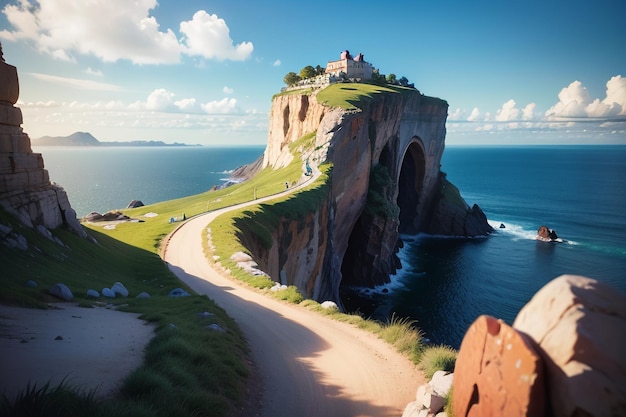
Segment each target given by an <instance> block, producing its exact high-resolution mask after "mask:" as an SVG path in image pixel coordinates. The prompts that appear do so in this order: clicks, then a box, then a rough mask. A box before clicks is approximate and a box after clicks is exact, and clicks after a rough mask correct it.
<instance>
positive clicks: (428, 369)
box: [419, 345, 457, 379]
mask: <svg viewBox="0 0 626 417" xmlns="http://www.w3.org/2000/svg"><path fill="white" fill-rule="evenodd" d="M456 357H457V352H456V350H454V349H452V348H451V347H449V346H444V345H439V346H431V347H430V348H429V349H427V350H425V351H424V353H423V354H422V355H421V358H420V361H419V366H420V368H421V369H422V371H424V375H425V376H426V378H428V379H430V378H432V377H433V375H434V374H435V372H437V371H446V372H454V365H455V364H456Z"/></svg>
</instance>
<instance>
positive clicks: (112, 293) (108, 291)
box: [102, 288, 115, 298]
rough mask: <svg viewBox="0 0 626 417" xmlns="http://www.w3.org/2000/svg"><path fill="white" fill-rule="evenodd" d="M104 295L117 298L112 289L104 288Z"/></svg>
mask: <svg viewBox="0 0 626 417" xmlns="http://www.w3.org/2000/svg"><path fill="white" fill-rule="evenodd" d="M102 295H103V296H104V297H107V298H115V293H114V292H113V290H112V289H110V288H103V289H102Z"/></svg>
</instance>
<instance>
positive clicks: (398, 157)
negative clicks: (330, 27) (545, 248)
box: [238, 84, 492, 303]
mask: <svg viewBox="0 0 626 417" xmlns="http://www.w3.org/2000/svg"><path fill="white" fill-rule="evenodd" d="M328 88H337V89H344V88H345V89H350V88H351V85H350V84H345V85H344V84H338V85H333V86H330V87H328ZM319 91H320V90H313V92H312V93H311V94H305V93H302V94H297V93H290V94H284V95H277V96H275V97H274V99H273V102H272V108H271V114H270V127H269V133H268V142H267V148H266V150H265V153H264V159H263V164H262V166H263V167H274V168H279V167H284V166H286V165H288V164H289V163H291V162H292V159H293V155H292V152H291V150H290V149H289V148H290V145H293V144H294V143H295V142H296V141H298V140H299V139H301V138H303V137H305V136H306V135H314V143H313V145H312V146H311V147H310V148H308V149H306V150H303V161H302V164H303V172H304V171H305V160H306V161H309V162H310V163H311V164H312V165H314V166H315V165H319V164H321V163H324V162H328V163H330V164H332V172H331V174H330V175H329V180H328V182H327V183H326V185H325V187H326V188H325V190H324V191H323V192H324V193H325V196H324V198H323V199H320V202H319V204H317V206H316V207H312V208H311V212H310V214H308V215H306V216H304V217H300V218H297V219H294V218H291V217H290V218H286V217H284V218H282V219H280V221H279V224H278V226H277V227H276V228H274V229H273V230H272V231H271V232H272V237H273V242H274V243H273V245H272V246H271V247H269V248H268V247H267V245H266V244H264V241H263V240H262V239H260V238H257V237H256V236H254V233H248V232H242V234H241V238H242V240H243V243H244V245H246V247H247V248H248V249H249V250H250V251H251V253H252V254H253V257H254V259H255V261H256V262H257V263H258V265H259V266H260V268H261V269H262V270H263V271H265V272H267V273H268V274H269V275H270V276H271V277H273V278H274V279H280V282H281V284H287V285H296V286H297V287H298V289H299V290H300V291H301V292H302V293H303V294H304V295H305V296H307V297H309V298H313V299H316V300H318V301H324V300H332V301H335V302H338V303H340V300H339V286H340V283H341V282H342V280H343V282H344V283H354V284H359V285H368V286H374V285H378V284H382V283H385V282H388V281H389V275H390V274H392V273H394V272H395V271H396V269H397V268H398V267H399V266H400V263H399V259H398V258H397V255H396V252H397V250H398V248H399V247H400V246H401V245H402V242H401V240H400V234H401V233H417V232H420V231H432V230H434V231H436V232H437V233H438V234H443V235H456V236H472V237H473V236H478V235H487V234H488V233H490V232H491V231H492V229H491V227H490V226H489V224H488V223H487V222H486V218H485V216H484V214H483V213H482V211H481V210H480V208H478V207H477V206H476V207H474V208H472V209H470V208H469V207H468V206H467V204H466V203H465V202H464V201H463V200H462V198H460V196H453V197H454V199H453V200H451V198H450V193H448V192H446V191H445V190H444V188H445V187H446V186H447V184H449V183H448V182H447V181H445V175H444V174H443V173H441V172H440V162H441V156H442V154H443V151H444V145H445V132H446V129H445V123H446V118H447V111H448V104H447V103H446V102H445V101H443V100H441V99H437V98H433V97H427V96H424V95H422V94H421V93H420V92H419V91H417V90H414V89H404V90H402V91H389V92H384V93H377V94H373V95H372V97H369V98H368V99H367V100H364V101H363V103H360V105H361V107H362V108H360V109H359V110H356V111H355V110H343V109H340V108H332V107H328V106H326V105H324V104H323V103H320V102H319V101H318V98H317V97H318V93H319ZM238 226H239V225H238Z"/></svg>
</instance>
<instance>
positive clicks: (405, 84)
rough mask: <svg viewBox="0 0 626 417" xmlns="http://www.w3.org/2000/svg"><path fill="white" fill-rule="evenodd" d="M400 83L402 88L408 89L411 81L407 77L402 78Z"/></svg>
mask: <svg viewBox="0 0 626 417" xmlns="http://www.w3.org/2000/svg"><path fill="white" fill-rule="evenodd" d="M398 82H399V83H400V85H401V86H402V87H406V86H407V85H409V79H408V78H406V77H400V79H399V80H398Z"/></svg>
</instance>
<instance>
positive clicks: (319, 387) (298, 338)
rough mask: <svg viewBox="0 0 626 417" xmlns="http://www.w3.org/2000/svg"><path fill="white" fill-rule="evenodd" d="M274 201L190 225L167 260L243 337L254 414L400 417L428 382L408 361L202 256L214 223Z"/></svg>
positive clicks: (176, 236)
mask: <svg viewBox="0 0 626 417" xmlns="http://www.w3.org/2000/svg"><path fill="white" fill-rule="evenodd" d="M316 174H317V173H316ZM315 176H316V175H314V178H315ZM314 178H313V179H314ZM304 185H305V184H302V185H301V186H299V187H302V186H304ZM299 187H294V188H293V189H291V190H288V191H285V193H287V192H293V191H294V190H296V189H297V188H299ZM276 197H277V196H272V197H267V198H263V199H258V200H255V201H252V202H249V203H244V204H241V205H239V206H235V207H229V208H225V209H222V210H216V211H214V212H209V213H206V214H203V215H200V216H197V217H194V218H192V219H190V220H188V221H187V222H185V223H184V224H182V225H181V227H179V228H178V229H177V230H176V231H175V233H173V234H172V235H171V237H170V238H169V241H168V243H167V247H166V250H165V251H164V254H163V259H164V260H165V261H166V262H167V263H168V264H169V268H170V270H171V271H172V272H174V273H175V274H176V275H177V276H178V277H179V278H180V279H181V280H182V281H184V282H185V283H186V284H187V285H189V286H190V287H191V288H192V289H193V290H194V291H196V292H197V293H199V294H206V295H207V296H208V297H210V298H211V299H212V300H213V301H215V302H216V303H217V304H218V305H219V306H220V307H222V308H223V309H225V310H226V312H227V313H228V315H229V316H230V317H232V318H233V319H235V320H236V322H237V324H238V326H239V327H240V328H241V330H242V332H243V333H244V335H245V337H246V339H247V341H248V344H249V346H250V350H251V355H252V360H253V361H254V362H255V365H256V367H257V368H258V370H259V373H260V379H261V383H262V394H261V409H260V410H257V411H256V412H255V413H253V414H252V415H258V416H261V417H322V416H324V417H335V416H336V417H366V416H371V417H374V416H376V417H382V416H393V417H400V416H401V415H402V412H403V410H404V408H405V406H406V404H408V403H409V402H411V401H414V400H415V391H416V390H417V387H418V386H419V385H420V384H423V383H424V382H425V381H424V378H423V375H422V373H421V372H420V371H418V370H417V368H416V367H415V365H413V364H412V363H411V362H410V361H409V360H408V359H407V358H406V357H405V356H403V355H401V354H399V353H398V352H397V351H396V350H395V348H393V347H391V346H390V345H388V344H387V343H386V342H384V341H382V340H380V339H378V338H377V337H376V336H374V335H372V334H371V333H368V332H366V331H363V330H360V329H358V328H356V327H354V326H352V325H349V324H346V323H341V322H338V321H335V320H332V319H329V318H327V317H324V316H322V315H321V314H318V313H315V312H313V311H310V310H308V309H306V308H303V307H300V306H297V305H293V304H288V303H285V302H282V301H278V300H275V299H273V298H271V297H268V296H266V295H263V294H261V293H259V292H257V291H254V290H252V289H249V288H246V287H244V286H243V285H241V284H239V283H238V282H237V281H236V280H235V279H231V278H229V277H227V276H225V275H224V273H223V272H222V271H221V270H219V269H218V268H215V267H214V265H212V264H211V262H209V261H208V260H207V258H206V257H205V255H204V253H203V250H202V233H203V231H204V230H205V228H206V227H207V225H208V224H209V223H210V222H211V221H212V220H213V219H215V218H216V217H217V216H219V215H220V214H222V213H224V212H226V211H228V210H232V209H235V208H240V207H242V206H246V205H250V204H257V203H259V202H263V201H266V200H269V199H271V198H276Z"/></svg>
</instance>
